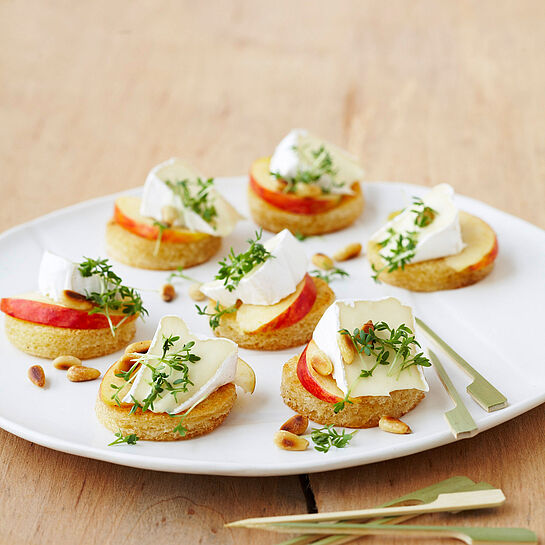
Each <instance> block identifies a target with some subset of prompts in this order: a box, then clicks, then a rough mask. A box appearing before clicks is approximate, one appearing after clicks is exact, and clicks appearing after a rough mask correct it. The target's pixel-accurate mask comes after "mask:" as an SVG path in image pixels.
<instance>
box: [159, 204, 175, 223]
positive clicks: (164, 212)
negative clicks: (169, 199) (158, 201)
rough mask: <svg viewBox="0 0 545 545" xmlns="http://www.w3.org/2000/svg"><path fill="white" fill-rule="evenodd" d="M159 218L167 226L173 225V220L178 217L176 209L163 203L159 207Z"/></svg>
mask: <svg viewBox="0 0 545 545" xmlns="http://www.w3.org/2000/svg"><path fill="white" fill-rule="evenodd" d="M161 219H162V220H163V223H166V224H167V225H168V226H169V227H171V226H172V225H174V222H175V221H176V220H177V219H178V210H176V208H174V206H170V205H168V204H167V205H165V206H163V208H161Z"/></svg>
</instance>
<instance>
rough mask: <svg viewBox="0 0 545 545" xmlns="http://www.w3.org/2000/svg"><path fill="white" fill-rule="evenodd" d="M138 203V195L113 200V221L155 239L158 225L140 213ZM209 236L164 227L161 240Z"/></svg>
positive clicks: (191, 239)
mask: <svg viewBox="0 0 545 545" xmlns="http://www.w3.org/2000/svg"><path fill="white" fill-rule="evenodd" d="M140 203H141V199H140V198H139V197H119V198H118V199H117V200H116V201H115V206H114V221H115V222H116V223H117V224H118V225H120V226H121V227H123V228H125V229H127V231H130V232H131V233H134V234H135V235H138V236H139V237H143V238H147V239H149V240H157V237H158V236H159V227H157V225H154V224H153V219H151V218H147V217H145V216H142V215H141V214H140ZM209 236H210V235H208V234H206V233H199V232H196V231H188V230H186V229H165V230H164V231H163V234H162V236H161V242H195V241H196V240H201V239H203V238H205V237H209Z"/></svg>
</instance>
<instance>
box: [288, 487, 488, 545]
mask: <svg viewBox="0 0 545 545" xmlns="http://www.w3.org/2000/svg"><path fill="white" fill-rule="evenodd" d="M492 488H494V487H493V486H492V485H490V484H488V483H485V482H480V483H475V482H473V481H472V480H471V479H470V478H469V477H464V476H456V477H451V478H450V479H445V480H444V481H440V482H438V483H435V484H432V485H431V486H426V487H425V488H421V489H420V490H415V491H414V492H410V493H409V494H406V495H405V496H401V497H399V498H395V499H393V500H390V501H389V502H386V503H383V504H382V505H380V506H378V507H388V506H394V505H398V504H407V503H408V502H420V503H431V502H432V501H434V500H436V499H437V497H438V496H439V494H442V493H451V492H469V491H471V490H491V489H492ZM418 516H419V515H404V516H399V517H385V518H382V519H378V520H373V521H372V522H374V523H375V524H400V523H402V522H405V521H407V520H410V519H412V518H415V517H418ZM356 539H359V538H358V536H351V535H350V536H346V535H334V536H332V535H329V536H318V535H302V536H297V537H294V538H291V539H288V540H286V541H282V543H279V544H278V545H309V544H312V545H345V544H346V543H350V542H352V541H354V540H356Z"/></svg>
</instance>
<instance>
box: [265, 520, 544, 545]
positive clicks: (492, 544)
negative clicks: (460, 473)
mask: <svg viewBox="0 0 545 545" xmlns="http://www.w3.org/2000/svg"><path fill="white" fill-rule="evenodd" d="M262 529H264V530H274V531H276V532H287V533H293V532H310V533H312V534H328V535H337V534H342V535H355V536H380V535H382V536H403V537H422V538H432V537H443V538H446V537H449V538H454V539H459V540H461V541H463V542H464V543H467V544H468V545H498V544H501V543H509V544H510V545H527V544H529V543H534V544H535V543H537V536H536V535H535V533H534V532H532V531H531V530H527V529H526V528H483V527H470V526H416V525H414V526H413V525H408V524H399V525H389V524H375V523H367V524H356V523H350V522H337V523H328V522H284V523H279V524H275V525H274V526H266V527H263V528H262Z"/></svg>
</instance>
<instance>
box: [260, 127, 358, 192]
mask: <svg viewBox="0 0 545 545" xmlns="http://www.w3.org/2000/svg"><path fill="white" fill-rule="evenodd" d="M322 147H323V149H325V151H326V152H327V153H329V156H330V157H331V160H332V165H331V168H332V171H333V172H334V175H330V174H324V175H323V176H321V177H320V179H319V180H317V181H316V182H315V183H316V184H317V185H319V186H320V187H322V188H323V189H324V190H326V191H328V192H330V193H333V194H339V195H342V194H344V195H352V194H353V191H352V189H351V186H352V184H353V183H354V182H358V181H361V180H362V178H363V175H364V171H363V169H362V168H361V166H360V165H359V164H358V161H357V159H356V158H355V157H353V156H352V155H350V154H349V153H348V152H346V151H344V150H343V149H341V148H339V147H337V146H335V145H334V144H331V143H330V142H327V141H325V140H322V139H320V138H318V137H317V136H314V135H313V134H311V133H309V132H308V131H307V130H305V129H293V130H292V131H291V132H290V133H289V134H288V135H287V136H285V137H284V138H283V139H282V140H281V141H280V143H279V144H278V146H277V147H276V149H275V150H274V153H273V155H272V157H271V162H270V170H271V172H272V173H275V174H277V175H278V176H279V177H280V178H283V179H290V178H293V177H295V176H296V175H297V174H298V173H299V172H301V171H308V170H313V169H315V168H316V165H317V163H319V161H320V158H323V156H319V157H316V156H315V155H317V152H318V151H319V150H320V149H321V148H322Z"/></svg>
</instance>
